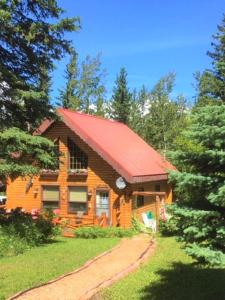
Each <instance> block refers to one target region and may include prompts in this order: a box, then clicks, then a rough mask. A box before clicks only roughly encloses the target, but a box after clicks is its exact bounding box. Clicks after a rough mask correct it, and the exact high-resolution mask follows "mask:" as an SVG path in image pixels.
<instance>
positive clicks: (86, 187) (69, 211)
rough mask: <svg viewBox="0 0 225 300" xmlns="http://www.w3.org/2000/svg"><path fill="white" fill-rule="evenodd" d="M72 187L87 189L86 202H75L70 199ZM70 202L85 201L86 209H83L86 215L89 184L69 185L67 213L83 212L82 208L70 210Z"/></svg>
mask: <svg viewBox="0 0 225 300" xmlns="http://www.w3.org/2000/svg"><path fill="white" fill-rule="evenodd" d="M71 188H85V189H86V202H75V201H70V189H71ZM70 203H85V204H86V209H85V211H82V212H83V214H84V215H87V214H88V186H87V185H68V186H67V213H68V214H77V213H79V212H81V211H80V210H77V211H71V210H70Z"/></svg>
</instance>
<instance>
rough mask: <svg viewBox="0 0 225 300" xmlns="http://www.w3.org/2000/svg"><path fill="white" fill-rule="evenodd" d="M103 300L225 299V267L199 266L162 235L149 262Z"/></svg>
mask: <svg viewBox="0 0 225 300" xmlns="http://www.w3.org/2000/svg"><path fill="white" fill-rule="evenodd" d="M100 298H101V299H104V300H111V299H115V300H122V299H124V300H125V299H136V300H138V299H140V300H196V299H197V300H212V299H216V300H225V269H222V268H221V269H220V268H206V267H200V266H197V265H196V264H195V263H194V261H193V260H192V259H191V258H190V257H189V256H187V255H186V254H185V252H184V251H183V250H182V249H181V248H180V244H178V243H177V242H176V241H175V239H174V238H159V239H158V245H157V250H156V252H155V254H154V256H153V257H151V259H150V260H149V262H148V263H147V264H145V265H143V266H142V267H141V268H140V269H139V270H138V271H136V272H135V273H133V274H131V275H129V276H128V277H126V278H124V279H123V280H121V281H120V282H118V283H117V284H115V285H114V286H112V287H111V288H108V289H105V290H104V291H103V292H102V293H101V295H100Z"/></svg>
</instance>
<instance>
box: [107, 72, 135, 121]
mask: <svg viewBox="0 0 225 300" xmlns="http://www.w3.org/2000/svg"><path fill="white" fill-rule="evenodd" d="M111 109H112V111H111V117H112V118H113V119H114V120H117V121H119V122H122V123H125V124H129V119H130V110H131V93H130V92H129V89H128V87H127V72H126V70H125V68H121V70H120V73H119V75H118V76H117V79H116V81H115V87H114V89H113V95H112V103H111Z"/></svg>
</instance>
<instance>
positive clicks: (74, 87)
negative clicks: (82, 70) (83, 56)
mask: <svg viewBox="0 0 225 300" xmlns="http://www.w3.org/2000/svg"><path fill="white" fill-rule="evenodd" d="M77 59H78V55H77V53H76V52H75V51H72V53H71V57H70V62H69V63H68V64H67V66H66V75H65V79H66V87H65V89H64V90H60V97H59V100H60V105H61V106H62V107H64V108H71V109H73V110H80V106H81V101H80V99H79V67H78V62H77Z"/></svg>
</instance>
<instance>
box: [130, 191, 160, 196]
mask: <svg viewBox="0 0 225 300" xmlns="http://www.w3.org/2000/svg"><path fill="white" fill-rule="evenodd" d="M132 195H134V196H166V193H165V192H141V191H135V192H133V193H132Z"/></svg>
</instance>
